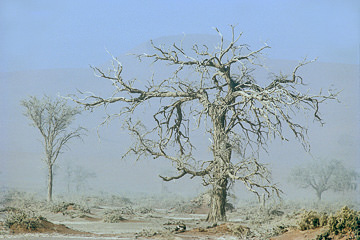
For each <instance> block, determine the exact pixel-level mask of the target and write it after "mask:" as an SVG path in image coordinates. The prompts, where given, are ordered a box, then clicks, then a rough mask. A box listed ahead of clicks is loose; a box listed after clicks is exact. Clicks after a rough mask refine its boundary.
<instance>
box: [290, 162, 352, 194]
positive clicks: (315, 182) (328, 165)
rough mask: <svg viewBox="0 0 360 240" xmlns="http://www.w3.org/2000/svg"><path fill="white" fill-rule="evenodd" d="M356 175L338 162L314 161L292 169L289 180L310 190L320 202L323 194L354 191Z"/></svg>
mask: <svg viewBox="0 0 360 240" xmlns="http://www.w3.org/2000/svg"><path fill="white" fill-rule="evenodd" d="M358 176H359V175H358V173H356V171H354V170H352V169H348V168H346V167H345V166H344V164H343V163H342V162H341V161H338V160H331V161H326V160H314V161H311V162H309V163H308V164H306V165H305V166H298V167H295V168H293V169H292V171H291V173H290V180H291V181H292V182H293V183H294V184H296V185H297V186H299V187H301V188H312V189H313V190H315V192H316V196H317V198H318V200H319V201H321V196H322V194H323V193H324V192H326V191H328V190H332V191H334V192H339V191H347V190H355V189H356V186H357V184H356V179H357V178H358Z"/></svg>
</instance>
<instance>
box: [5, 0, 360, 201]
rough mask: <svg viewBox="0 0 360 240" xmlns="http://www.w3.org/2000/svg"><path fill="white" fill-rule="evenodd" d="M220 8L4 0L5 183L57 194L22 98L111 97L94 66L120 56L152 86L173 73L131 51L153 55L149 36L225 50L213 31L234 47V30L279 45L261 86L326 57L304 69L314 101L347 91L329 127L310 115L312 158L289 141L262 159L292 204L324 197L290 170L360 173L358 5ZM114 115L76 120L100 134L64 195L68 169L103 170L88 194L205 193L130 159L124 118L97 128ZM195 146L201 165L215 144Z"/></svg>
mask: <svg viewBox="0 0 360 240" xmlns="http://www.w3.org/2000/svg"><path fill="white" fill-rule="evenodd" d="M219 5H220V3H219V2H218V1H196V2H194V1H181V2H180V1H178V2H175V1H173V2H171V3H170V2H166V1H151V2H150V1H149V2H147V1H133V2H130V1H128V2H125V1H105V2H101V1H86V2H85V1H75V2H72V1H60V2H57V3H55V2H52V3H50V2H48V1H10V0H5V1H1V3H0V36H1V37H0V52H1V55H0V62H1V64H0V84H1V87H0V97H1V98H2V99H1V101H0V102H1V103H0V110H1V117H0V133H1V135H0V144H1V145H0V166H1V168H0V187H1V188H3V189H11V188H16V189H18V190H20V191H29V192H37V193H42V194H45V191H46V168H45V166H44V164H43V162H42V161H41V158H42V157H43V149H42V145H41V142H40V135H39V133H38V130H37V129H35V128H33V127H31V126H29V120H28V119H27V118H26V117H25V116H23V114H22V113H23V111H24V109H23V108H22V107H21V106H20V104H19V103H20V100H21V99H24V98H27V97H28V96H30V95H36V96H39V97H41V96H42V95H43V94H47V95H49V96H54V97H55V96H58V95H60V96H67V95H68V94H74V93H76V92H77V89H79V90H81V91H91V92H94V93H96V94H99V95H101V96H110V95H111V93H112V92H113V89H112V86H111V83H110V82H107V81H106V80H103V79H98V78H96V77H95V76H94V74H93V71H92V70H91V69H90V68H89V65H92V66H99V67H101V68H104V69H106V68H107V67H108V66H109V60H110V59H111V56H110V55H109V54H108V53H107V51H109V52H110V53H111V54H112V55H114V56H118V57H119V60H120V61H121V62H122V63H123V65H124V76H126V77H127V78H132V77H137V78H138V79H141V82H144V84H145V83H146V81H147V80H148V78H149V77H151V75H152V73H155V74H156V76H157V77H158V78H161V76H166V69H165V70H164V67H161V66H159V65H156V64H155V65H149V64H146V62H145V63H141V64H140V63H138V61H137V60H136V58H135V57H133V56H130V55H128V53H143V52H146V51H149V50H150V47H149V46H150V45H149V40H150V39H153V40H154V41H155V43H158V44H161V43H163V44H166V45H171V44H172V43H173V42H179V41H181V39H182V38H183V37H184V36H185V39H186V40H188V41H190V42H197V43H199V44H203V43H206V44H207V45H208V46H209V48H210V47H214V46H216V44H217V43H218V40H219V36H218V35H217V33H216V31H215V30H214V29H213V27H217V28H218V29H219V30H220V31H221V32H222V33H223V34H224V37H225V39H227V40H228V39H229V38H230V37H231V28H230V27H229V24H234V25H236V31H239V32H243V37H242V38H241V39H240V43H246V44H249V45H250V46H251V47H252V48H253V49H256V48H258V47H261V46H263V44H264V42H266V43H267V44H268V45H269V46H270V47H271V48H270V49H267V50H266V51H265V55H264V61H265V63H266V65H268V66H269V72H266V71H263V72H259V73H257V74H256V76H257V77H258V79H257V80H258V81H259V82H261V81H263V80H262V79H265V80H266V78H267V77H268V74H269V73H270V72H275V73H278V72H279V71H283V72H285V73H291V72H292V70H293V67H295V66H296V64H297V63H298V61H301V60H303V59H304V58H305V57H307V58H308V59H314V58H318V60H317V61H316V62H315V63H313V64H310V65H307V66H305V67H303V68H302V69H301V75H302V76H303V78H304V82H305V83H306V84H307V85H306V86H305V87H304V88H309V89H311V91H310V92H312V93H314V94H316V93H318V92H319V91H320V89H322V90H323V91H327V89H329V88H332V89H337V90H342V92H341V93H340V95H339V97H338V98H339V100H340V103H337V102H336V101H329V102H327V103H325V104H324V105H323V106H321V108H320V112H321V114H322V115H321V116H322V118H323V119H324V121H325V125H324V126H323V127H321V125H320V124H319V123H316V122H313V120H312V117H311V116H309V117H308V118H302V116H300V117H299V119H304V122H305V125H307V126H308V127H309V133H308V135H309V141H310V145H311V152H310V154H309V153H306V152H305V151H304V149H303V148H302V146H301V144H300V143H299V142H298V141H297V140H296V139H295V138H293V137H291V134H290V133H289V134H287V135H288V136H289V139H290V141H289V142H280V141H279V140H274V141H273V142H272V143H270V144H269V147H268V153H265V152H262V153H260V157H261V161H262V162H265V163H269V164H270V169H271V170H272V171H273V178H274V181H275V182H278V184H279V186H280V187H281V188H282V190H283V191H284V193H285V196H286V197H289V198H291V197H298V196H301V198H302V199H307V198H308V199H313V198H314V196H313V195H314V194H313V192H312V191H311V190H297V189H295V187H294V186H293V185H291V184H290V183H288V172H289V169H291V168H292V167H294V166H297V165H300V164H301V163H302V162H305V161H311V159H313V158H325V159H333V158H335V159H338V160H342V161H344V162H345V164H346V165H347V166H349V167H351V168H353V169H357V170H358V171H360V161H359V160H360V156H359V141H360V139H359V117H360V116H359V111H358V109H360V106H359V105H360V102H359V101H360V99H359V91H360V90H359V35H360V33H359V29H360V26H359V20H360V19H359V3H358V2H357V1H331V2H329V1H317V2H312V1H301V2H295V1H274V2H273V3H269V2H268V1H257V2H256V3H255V2H247V1H227V2H226V3H222V4H221V7H219ZM152 107H156V106H152ZM116 109H117V108H116V105H114V106H111V110H115V111H116ZM104 116H105V112H104V109H103V108H99V109H96V110H95V111H94V112H83V114H82V115H81V116H79V117H78V118H77V120H76V121H75V123H74V124H73V126H74V127H76V126H78V125H81V126H83V127H85V128H87V129H88V130H89V131H88V133H87V136H84V137H83V141H74V142H73V143H70V144H69V146H70V150H66V151H64V153H63V154H62V155H61V156H60V157H59V159H58V161H57V167H56V169H55V179H54V197H55V198H56V195H57V194H63V193H66V192H67V191H68V189H67V184H68V182H67V179H66V173H67V172H66V171H67V168H68V167H69V166H70V167H72V168H73V169H76V168H78V167H80V168H82V169H84V171H85V172H87V173H92V174H93V177H89V178H88V180H87V181H86V183H85V184H83V185H81V186H80V193H84V194H88V193H91V194H96V193H99V192H101V191H103V192H110V193H141V192H146V193H161V192H167V191H170V192H172V193H177V194H184V195H186V194H190V195H194V194H197V193H199V192H202V191H204V190H205V188H204V187H202V186H201V181H200V180H190V179H189V178H186V179H180V180H177V181H176V182H170V183H163V182H162V181H161V179H160V178H159V177H158V175H159V174H165V175H166V174H171V173H174V172H175V171H174V169H173V168H172V166H171V164H170V163H169V162H167V161H165V160H159V159H156V160H153V159H151V158H150V159H142V160H141V161H139V162H136V163H135V162H134V161H133V159H131V157H129V158H127V159H125V160H121V156H122V155H123V154H124V152H126V151H127V146H129V144H132V140H131V138H130V137H129V136H128V134H127V132H126V131H125V130H124V129H122V128H121V122H119V121H118V120H117V119H114V120H113V121H112V122H111V124H109V125H105V126H101V127H99V128H98V125H99V124H100V123H101V121H102V120H103V117H104ZM149 116H151V115H149ZM196 141H197V143H198V145H199V151H198V153H197V154H199V157H200V156H202V157H206V156H207V155H208V156H210V157H211V154H210V151H209V150H208V145H209V140H208V138H204V136H202V135H198V136H196ZM241 185H242V183H240V182H239V183H237V185H236V186H235V188H234V191H235V193H236V194H237V195H239V196H242V195H248V193H246V192H245V189H244V188H243V187H242V186H241ZM190 186H191V187H190ZM75 188H76V186H75V184H74V183H73V185H72V186H71V189H70V192H72V193H73V192H76V190H75ZM327 194H328V195H327ZM326 196H332V194H331V193H325V194H324V198H326ZM352 196H353V197H354V198H355V197H358V196H359V194H357V195H356V194H354V195H352Z"/></svg>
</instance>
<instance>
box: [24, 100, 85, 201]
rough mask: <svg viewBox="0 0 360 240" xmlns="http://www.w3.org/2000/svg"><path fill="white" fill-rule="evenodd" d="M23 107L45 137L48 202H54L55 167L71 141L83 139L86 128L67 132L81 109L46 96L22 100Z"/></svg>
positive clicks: (32, 123) (26, 114) (33, 124)
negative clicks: (63, 150)
mask: <svg viewBox="0 0 360 240" xmlns="http://www.w3.org/2000/svg"><path fill="white" fill-rule="evenodd" d="M21 105H22V106H24V107H25V108H26V112H25V116H27V117H28V118H29V119H30V120H31V125H32V126H34V127H36V128H37V129H39V131H40V133H41V135H42V137H43V146H44V151H45V159H44V162H45V163H46V165H47V168H48V193H47V200H48V201H49V202H50V201H52V192H53V167H54V164H55V161H56V159H57V158H58V156H59V154H60V153H61V151H62V149H64V148H66V147H67V145H66V144H67V143H68V142H69V140H70V139H73V138H81V135H82V134H84V131H85V128H83V127H78V128H76V129H75V130H72V131H70V130H67V129H68V128H69V126H70V125H71V123H72V122H73V121H74V119H75V116H76V115H78V114H80V113H81V111H80V109H79V108H74V107H71V106H68V105H67V103H66V100H64V99H60V98H56V99H51V98H50V97H48V96H44V97H43V98H42V99H38V98H37V97H35V96H31V97H29V99H26V100H22V101H21Z"/></svg>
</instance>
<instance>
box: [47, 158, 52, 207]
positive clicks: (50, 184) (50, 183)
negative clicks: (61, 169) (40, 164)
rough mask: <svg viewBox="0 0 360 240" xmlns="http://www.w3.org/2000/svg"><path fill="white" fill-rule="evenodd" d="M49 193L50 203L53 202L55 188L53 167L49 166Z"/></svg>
mask: <svg viewBox="0 0 360 240" xmlns="http://www.w3.org/2000/svg"><path fill="white" fill-rule="evenodd" d="M48 171H49V172H48V193H47V200H48V202H51V201H52V188H53V169H52V165H50V166H48Z"/></svg>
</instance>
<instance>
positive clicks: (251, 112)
mask: <svg viewBox="0 0 360 240" xmlns="http://www.w3.org/2000/svg"><path fill="white" fill-rule="evenodd" d="M216 31H217V32H218V33H219V35H220V40H219V44H218V46H216V47H215V48H214V49H211V46H206V45H203V44H201V43H199V44H195V45H193V47H192V49H186V48H184V47H183V46H182V42H181V43H180V44H176V43H174V44H172V45H171V46H169V47H166V46H165V45H160V46H157V45H155V44H154V43H153V42H151V44H152V52H150V53H148V54H146V53H145V54H140V55H138V56H137V57H138V58H139V60H143V59H150V60H151V61H153V62H163V63H165V64H167V65H166V67H167V68H168V69H171V71H172V74H171V75H170V76H169V77H166V78H163V79H159V80H155V79H154V77H153V78H151V79H149V81H148V83H147V84H143V82H141V81H137V79H130V80H125V79H123V77H122V71H123V66H122V65H121V63H120V62H119V60H118V59H117V58H115V57H113V65H112V66H113V67H112V68H111V69H109V71H103V70H101V69H99V68H93V69H94V71H95V73H96V74H97V75H98V76H99V77H101V78H103V79H106V80H110V81H111V82H112V84H113V86H114V93H113V94H112V95H110V96H109V97H101V96H97V95H93V94H91V93H90V94H89V95H86V96H84V95H83V96H81V97H76V96H72V99H73V100H74V101H75V102H77V103H79V104H81V105H83V106H85V108H87V109H93V108H96V107H98V106H104V107H108V106H109V104H118V106H119V107H120V110H119V111H117V112H116V113H114V114H109V115H108V118H107V119H108V120H109V119H111V117H112V116H115V117H119V118H121V120H122V122H123V123H124V125H125V127H126V128H127V129H128V130H129V132H130V134H132V135H133V137H134V138H135V140H136V143H135V144H133V145H131V146H130V149H129V150H128V151H127V153H126V154H125V155H127V154H129V153H133V154H135V155H136V158H137V159H139V158H141V157H144V156H151V157H153V158H163V159H167V160H169V161H171V162H172V163H173V166H175V168H176V170H177V174H176V175H175V176H160V177H161V178H162V179H163V180H164V181H171V180H174V179H179V178H182V177H184V176H190V177H191V178H193V177H200V178H202V180H203V184H204V185H210V186H212V190H211V204H210V211H209V214H208V217H207V221H210V222H216V221H224V220H226V213H225V204H226V198H227V195H228V194H227V192H228V189H229V187H230V185H231V184H232V183H233V182H234V181H236V180H238V181H241V182H243V183H244V184H245V186H246V187H247V188H248V190H250V191H251V192H253V193H255V194H257V195H258V197H260V195H259V192H262V191H265V192H266V193H267V195H270V194H273V193H275V194H279V189H278V188H277V186H276V185H275V184H271V179H270V172H269V171H268V169H267V167H266V165H264V164H263V163H261V162H260V161H259V160H258V152H259V149H260V148H266V144H267V142H268V140H269V138H272V137H279V138H280V139H282V140H286V139H287V138H286V136H285V134H284V132H283V128H284V127H285V128H288V129H290V131H291V132H292V133H293V134H294V135H295V136H296V137H297V138H298V139H299V140H300V141H301V143H303V144H304V146H308V143H307V140H306V132H307V129H306V127H305V126H304V125H302V124H300V123H298V122H296V120H295V119H296V118H294V116H295V115H296V114H297V113H298V111H299V110H304V111H307V110H308V111H310V112H312V113H313V115H314V118H315V119H316V120H319V121H320V122H321V118H320V116H319V105H320V104H321V103H322V102H324V101H325V100H327V99H335V98H336V94H333V93H331V92H329V93H328V94H326V95H324V94H322V93H321V92H320V93H319V94H315V95H311V94H309V93H308V91H306V90H303V79H302V77H301V76H299V74H298V70H299V69H300V68H301V67H302V66H304V65H306V64H308V63H309V62H308V61H305V60H304V61H303V62H300V63H299V64H298V65H297V66H295V68H294V70H293V71H292V73H291V74H290V75H284V74H281V73H280V74H273V75H272V76H270V77H269V79H267V80H266V79H262V80H260V81H256V80H255V75H254V71H255V70H256V69H257V68H262V67H265V66H264V65H263V64H262V63H261V61H260V59H261V53H262V52H263V50H265V49H267V48H269V47H268V46H267V45H265V46H263V47H261V48H259V49H257V50H255V51H253V50H250V47H249V46H248V45H247V44H239V43H238V40H239V39H240V37H241V34H239V35H237V34H235V31H234V27H232V38H231V42H229V44H227V43H225V41H224V37H223V36H222V34H221V33H220V32H219V31H218V29H216ZM310 62H311V61H310ZM162 67H164V66H162ZM139 71H141V69H139ZM149 105H151V106H155V107H151V108H150V107H148V106H149ZM141 106H146V111H148V112H151V111H153V112H151V115H152V116H153V117H152V121H151V119H149V118H145V117H144V114H143V112H142V111H143V109H144V108H142V107H141ZM107 112H108V111H107ZM137 116H140V117H137ZM196 131H201V133H199V134H202V135H203V136H204V139H206V140H207V139H210V142H209V145H210V149H211V151H212V155H213V156H212V157H210V158H208V159H197V158H195V157H194V154H193V151H195V149H196V148H195V145H194V144H195V141H194V138H193V136H194V135H193V134H194V132H196ZM203 142H204V141H203Z"/></svg>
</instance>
